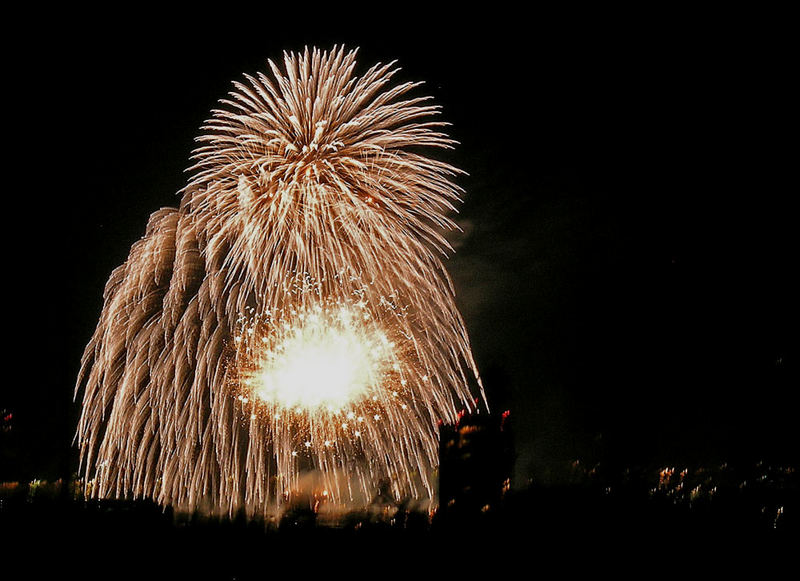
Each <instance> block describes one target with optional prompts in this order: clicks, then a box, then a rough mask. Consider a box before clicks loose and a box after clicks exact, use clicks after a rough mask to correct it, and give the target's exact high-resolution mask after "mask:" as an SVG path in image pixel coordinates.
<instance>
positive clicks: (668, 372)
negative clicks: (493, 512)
mask: <svg viewBox="0 0 800 581" xmlns="http://www.w3.org/2000/svg"><path fill="white" fill-rule="evenodd" d="M403 10H405V9H403ZM408 10H410V9H408ZM312 16H313V18H311V19H310V21H309V20H303V21H302V25H301V22H300V21H299V20H298V19H297V18H296V17H287V15H286V14H279V15H275V14H272V15H270V14H267V13H263V14H257V15H256V14H249V13H247V14H242V13H238V14H230V15H228V14H224V13H220V14H201V15H194V16H192V17H190V16H188V15H187V16H185V17H181V18H178V19H170V20H169V21H165V20H163V19H162V18H161V15H155V14H128V15H118V16H114V17H110V16H109V17H108V19H107V21H105V22H102V21H101V23H100V24H95V23H94V21H92V20H90V19H89V18H88V17H87V18H86V19H85V20H84V19H83V17H82V16H81V15H76V14H69V15H63V19H62V18H58V17H56V16H54V17H53V20H52V21H51V22H49V23H48V24H47V25H46V26H38V27H36V28H35V29H33V30H31V31H30V34H29V35H28V37H27V40H26V43H27V44H15V45H13V46H5V47H4V48H5V49H6V54H7V55H13V58H10V61H11V62H10V63H9V65H8V67H7V68H6V70H5V77H6V83H5V84H6V89H5V91H4V97H3V98H4V102H5V104H6V106H5V107H4V110H5V126H6V130H5V132H4V136H5V138H6V140H7V143H9V144H10V145H11V150H12V153H11V155H10V156H9V154H8V153H7V154H6V155H5V159H6V166H5V167H6V172H5V178H6V199H7V200H8V201H9V202H10V205H9V206H7V213H6V229H5V239H6V244H5V248H6V249H7V250H6V251H7V253H8V254H9V255H10V257H11V261H10V263H7V268H6V273H5V281H6V284H5V286H6V288H7V290H8V292H9V293H10V295H11V297H12V299H11V300H10V301H8V303H7V304H8V306H9V308H10V310H11V318H10V319H9V320H8V323H7V327H6V329H7V330H8V331H9V338H10V340H11V343H12V344H13V345H14V351H13V355H12V357H11V360H10V364H11V365H10V366H9V367H10V368H11V369H13V370H14V372H13V373H12V375H11V376H10V377H12V378H13V379H11V380H10V381H9V382H8V383H7V384H6V387H5V388H4V389H3V391H2V401H0V407H2V408H5V409H8V410H11V411H12V412H13V414H14V420H13V427H14V430H13V434H14V435H13V440H12V439H10V438H7V442H6V443H7V444H9V445H8V446H6V451H5V452H4V454H5V455H6V457H4V469H3V474H0V476H3V477H4V478H7V477H13V478H16V477H20V478H26V477H28V476H35V475H39V474H42V475H45V476H46V475H48V474H50V475H52V474H54V473H58V472H59V471H62V472H63V471H65V470H69V469H70V467H71V466H72V464H71V463H72V462H74V458H75V450H74V449H70V448H69V445H70V440H71V438H72V435H73V433H74V429H75V422H76V419H77V411H78V410H77V406H76V405H75V404H74V403H73V402H72V390H73V386H74V381H75V377H76V375H77V372H78V365H79V358H80V354H81V352H82V350H83V346H84V345H85V343H86V342H87V341H88V339H89V337H90V335H91V332H92V330H93V328H94V325H95V324H96V321H97V317H98V314H99V311H100V307H101V304H102V291H103V286H104V283H105V280H106V278H107V277H108V275H109V274H110V272H111V270H112V269H113V268H114V267H115V266H117V265H118V264H120V263H121V262H122V261H123V260H124V259H125V257H126V255H127V252H128V249H129V247H130V245H131V244H132V243H133V242H134V241H135V240H137V239H138V238H139V237H140V236H141V235H142V234H143V233H144V228H145V224H146V222H147V217H148V216H149V215H150V213H152V212H153V211H155V210H157V209H158V208H160V207H163V206H174V205H177V203H178V196H177V194H176V192H177V191H178V190H179V189H180V188H181V187H182V186H183V184H184V182H185V177H186V176H185V174H184V169H185V168H186V167H188V165H189V162H188V158H189V154H190V152H191V150H192V148H193V138H194V137H195V136H196V135H197V134H198V132H199V127H200V125H201V124H202V122H203V121H204V120H205V119H206V118H207V116H208V112H209V110H210V109H211V108H212V107H213V106H214V105H215V102H216V100H217V99H219V98H221V97H223V96H224V95H225V93H226V92H227V91H228V90H229V89H230V86H231V85H230V82H231V81H232V80H234V79H240V78H241V74H242V73H244V72H249V73H253V72H256V71H259V70H264V67H265V64H266V59H267V58H273V59H276V58H280V55H281V51H283V50H284V49H286V50H299V49H302V48H303V46H305V45H316V46H319V47H320V48H330V47H332V46H333V45H334V44H336V43H344V44H345V45H346V46H353V47H355V46H359V47H360V58H359V62H360V63H361V65H362V66H363V67H364V68H362V69H361V70H362V71H363V70H365V69H366V67H368V66H369V65H371V64H373V63H374V62H377V61H383V62H386V61H389V60H394V59H397V60H398V62H399V65H400V66H401V67H402V69H403V71H402V73H401V75H400V76H401V78H403V79H409V80H423V81H425V82H426V85H425V88H424V90H423V92H426V93H428V94H431V95H433V96H434V97H435V99H436V102H437V103H438V104H440V105H442V106H443V118H444V119H445V120H447V121H449V122H450V123H452V128H451V130H450V132H451V134H452V136H453V137H454V138H456V139H457V140H459V141H460V143H461V145H460V146H459V147H458V148H457V149H456V150H455V151H454V152H452V153H450V154H448V155H447V156H446V159H448V160H449V161H452V162H453V163H454V164H456V165H458V166H459V167H461V168H462V169H464V170H465V171H467V172H468V174H469V175H468V176H465V177H463V178H461V179H460V180H459V184H460V185H462V186H463V187H464V188H465V189H466V192H467V193H466V197H465V204H464V205H463V207H462V211H461V214H460V215H459V217H458V222H459V223H460V224H461V226H462V228H463V230H464V232H463V233H462V234H460V235H458V236H454V242H455V244H456V245H457V246H458V252H457V254H456V255H455V256H454V257H453V258H451V259H450V260H449V261H448V269H449V271H450V272H451V274H452V276H453V278H454V280H455V283H456V287H457V292H458V301H459V305H460V307H461V310H462V313H463V315H464V317H465V320H466V322H467V325H468V328H469V330H470V333H471V337H472V340H473V344H474V351H475V355H476V358H477V360H478V364H479V367H480V369H481V371H482V373H483V375H484V377H485V382H486V388H487V391H488V394H489V400H490V404H491V405H492V407H493V409H495V410H498V411H500V410H502V409H510V410H511V412H512V417H513V419H514V429H515V433H516V436H517V448H518V453H519V462H518V465H517V474H518V475H519V476H520V478H527V477H529V476H536V475H541V474H544V473H545V472H546V471H547V469H548V468H549V467H551V466H554V465H557V464H558V463H559V462H561V461H562V460H564V459H569V458H572V457H578V456H585V457H597V458H603V459H604V460H607V461H611V462H621V463H628V462H662V461H663V462H669V461H671V460H676V459H677V460H682V459H686V460H687V461H690V460H705V459H715V460H716V459H718V458H728V457H737V456H765V457H778V458H785V457H788V456H793V459H795V458H796V446H794V445H792V443H793V442H796V441H797V440H798V428H797V414H796V408H792V407H791V406H790V404H789V401H790V399H789V398H790V396H791V395H793V393H792V392H793V391H794V390H795V389H796V388H797V385H800V383H797V381H796V376H797V358H798V349H797V342H796V340H793V339H796V336H797V317H796V313H795V312H794V308H795V303H796V297H797V296H798V295H797V287H796V286H793V283H792V282H791V281H790V278H791V277H790V274H791V273H793V271H796V269H797V261H796V253H795V252H794V251H792V250H791V249H790V244H792V243H795V246H796V239H797V230H796V227H795V222H796V214H795V213H794V212H793V211H792V209H793V208H791V207H790V206H791V204H792V202H793V201H794V197H795V196H796V195H797V179H796V174H795V170H796V165H797V162H796V145H795V141H796V136H797V122H796V121H797V120H796V103H797V102H798V99H797V97H798V95H797V92H796V89H794V87H793V86H792V84H793V83H792V82H791V81H792V78H791V77H792V76H793V75H792V73H793V70H794V68H796V67H794V66H790V58H789V56H788V55H789V54H791V51H790V49H792V48H796V47H792V46H791V45H792V42H790V41H791V39H792V37H791V36H789V35H788V34H787V32H788V31H787V28H786V26H785V24H784V23H785V22H786V21H785V19H782V18H780V15H748V14H738V15H730V14H728V15H720V14H703V15H700V14H645V13H640V14H618V13H593V14H569V15H564V14H559V15H553V14H544V13H533V14H530V15H527V16H521V15H517V14H512V13H502V12H501V11H500V10H497V11H496V12H495V13H490V14H474V15H467V16H466V20H465V21H459V19H458V18H456V17H455V16H454V15H450V16H449V17H448V18H441V19H440V18H433V17H427V16H426V17H422V16H419V15H418V14H415V13H413V12H409V13H408V14H405V13H404V14H396V15H393V16H391V17H387V15H379V14H377V13H376V14H373V13H372V12H368V13H364V14H362V15H361V16H360V17H359V18H355V19H353V18H349V17H342V16H341V15H322V14H317V13H314V14H312ZM154 22H158V24H154ZM6 42H7V41H6ZM790 327H791V332H790Z"/></svg>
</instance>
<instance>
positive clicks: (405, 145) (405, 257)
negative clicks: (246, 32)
mask: <svg viewBox="0 0 800 581" xmlns="http://www.w3.org/2000/svg"><path fill="white" fill-rule="evenodd" d="M355 59H356V53H355V52H354V51H350V52H347V51H345V50H344V49H343V48H335V49H334V50H332V51H330V52H320V51H318V50H313V51H309V50H306V51H305V52H303V53H302V54H285V55H284V67H283V69H282V70H281V69H280V68H279V67H278V66H277V65H276V64H274V63H273V62H271V61H270V62H269V65H270V69H271V73H272V76H271V77H270V76H268V75H266V74H258V75H257V76H246V77H245V81H243V82H241V83H234V87H235V88H234V91H232V92H231V93H230V95H229V98H228V99H224V100H222V101H221V108H220V109H218V110H215V111H213V112H212V118H211V119H210V120H209V121H208V122H207V124H206V125H205V126H204V127H203V134H202V136H201V137H199V138H198V142H199V146H198V148H197V149H196V150H195V152H194V156H193V160H194V164H193V166H192V167H191V169H190V171H191V172H192V177H191V179H190V181H189V183H188V185H187V187H186V188H185V189H184V190H183V191H182V192H181V195H182V200H181V204H180V207H179V208H177V209H174V208H167V209H162V210H159V211H158V212H156V213H154V214H153V215H152V216H151V218H150V221H149V224H148V227H147V231H146V234H145V235H144V237H143V238H142V239H141V240H140V241H138V242H137V243H136V244H134V246H133V247H132V249H131V252H130V255H129V257H128V259H127V261H126V262H125V263H124V264H123V265H122V266H120V267H119V268H117V269H116V270H115V271H114V272H113V273H112V275H111V277H110V279H109V281H108V283H107V285H106V289H105V295H104V297H105V302H104V306H103V310H102V313H101V316H100V321H99V323H98V326H97V329H96V331H95V333H94V335H93V337H92V339H91V341H90V343H89V345H88V346H87V348H86V351H85V353H84V356H83V360H82V368H81V373H80V377H79V380H78V390H79V391H80V390H82V392H83V408H82V414H81V418H80V422H79V426H78V432H77V439H78V442H79V445H80V449H81V461H82V470H83V471H84V476H85V478H86V480H87V481H88V482H91V483H92V488H91V491H92V492H91V493H92V494H93V495H95V496H98V497H119V496H132V497H151V498H154V499H156V500H157V501H158V502H161V503H163V504H170V505H173V506H175V507H176V508H178V509H179V510H189V511H191V510H201V511H205V512H208V513H211V514H232V513H234V512H236V511H238V510H240V509H244V510H245V511H246V513H247V514H248V515H250V516H256V515H259V516H270V515H274V514H277V513H279V512H280V511H281V509H282V508H283V507H285V506H286V504H287V503H289V502H291V500H292V498H293V496H294V495H297V494H298V493H299V491H300V488H301V480H302V475H303V474H304V473H305V472H307V471H314V472H315V474H317V476H318V477H317V478H316V480H315V482H316V486H318V487H320V489H322V490H324V494H325V495H326V498H328V499H329V501H330V502H331V504H332V505H337V506H353V505H357V504H359V503H366V502H367V501H368V500H369V498H370V497H371V496H372V495H373V494H374V492H375V490H376V489H377V487H378V483H379V482H381V481H384V482H385V481H387V480H388V481H389V482H390V483H391V491H392V493H393V494H394V495H395V497H396V498H398V499H400V498H417V499H425V498H427V499H434V497H435V486H434V485H435V469H436V466H437V464H438V459H437V452H438V442H437V437H438V428H437V424H438V422H440V421H444V422H453V421H455V420H456V418H457V414H458V412H459V410H461V409H463V408H465V407H466V408H468V409H471V408H473V407H474V406H475V405H476V401H477V400H473V396H472V394H471V393H470V390H469V387H468V385H469V383H470V378H471V377H474V380H477V385H480V381H479V380H478V374H477V371H476V369H475V365H474V362H473V359H472V355H471V352H470V347H469V341H468V337H467V333H466V330H465V327H464V323H463V321H462V319H461V316H460V314H459V312H458V310H457V308H456V306H455V303H454V294H453V288H452V284H451V282H450V279H449V277H448V275H447V273H446V271H445V269H444V267H443V265H442V262H441V257H442V256H446V255H447V253H448V252H450V251H451V248H450V247H449V245H448V243H447V241H446V239H445V238H444V237H443V232H444V231H446V230H447V229H450V228H453V227H454V224H453V222H452V221H451V220H450V218H448V214H449V213H450V212H451V211H452V210H454V205H455V204H456V203H458V202H459V201H460V190H459V188H458V187H457V186H456V185H455V184H454V183H453V182H452V179H453V177H454V176H455V175H457V174H458V170H457V169H456V168H454V167H452V166H450V165H448V164H446V163H443V162H440V161H437V160H434V159H431V158H429V157H426V156H424V155H422V154H421V153H419V152H420V151H421V150H422V149H423V148H425V147H433V148H449V147H452V145H453V142H452V141H451V140H450V139H449V138H448V137H447V136H446V135H445V134H444V133H442V127H443V125H444V124H443V123H441V122H439V121H436V120H435V115H436V114H437V113H438V108H437V107H436V106H434V105H431V104H430V103H429V100H428V98H425V97H412V96H408V95H409V94H410V92H412V90H413V89H414V88H415V87H416V86H417V84H416V83H403V84H396V85H391V80H392V77H393V76H394V74H395V73H396V68H395V67H394V65H393V64H388V65H376V66H374V67H372V68H371V69H369V70H368V71H367V72H366V73H365V74H363V75H362V76H360V77H358V76H355V75H354V69H355V66H356V60H355ZM76 393H78V392H76Z"/></svg>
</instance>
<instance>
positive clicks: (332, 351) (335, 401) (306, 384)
mask: <svg viewBox="0 0 800 581" xmlns="http://www.w3.org/2000/svg"><path fill="white" fill-rule="evenodd" d="M381 339H383V338H378V339H377V340H376V338H370V337H369V336H368V334H367V333H365V332H363V331H360V330H358V329H357V328H355V327H354V326H352V325H351V324H350V319H349V317H348V318H345V319H339V320H338V321H335V322H334V323H333V324H330V323H326V322H325V321H323V320H322V319H321V318H318V317H309V318H307V319H306V320H305V322H304V324H302V326H300V327H297V328H294V329H290V330H288V333H287V335H286V337H285V339H284V340H283V341H282V342H281V343H280V344H278V345H277V346H276V347H275V348H274V349H272V350H268V351H266V353H265V354H264V356H263V357H262V360H261V365H260V367H259V369H258V370H257V371H256V373H255V374H254V377H253V379H254V381H253V382H252V384H251V385H252V388H253V392H254V394H255V396H256V397H258V398H260V399H261V400H263V401H266V402H272V403H275V404H278V405H282V406H286V407H303V408H317V407H320V406H327V407H332V408H341V407H342V406H344V405H346V404H348V403H349V402H353V401H355V400H358V399H361V398H363V397H365V396H366V395H367V393H368V392H369V391H370V390H371V389H372V388H373V387H375V386H377V385H378V384H379V382H380V375H381V369H382V366H383V365H384V364H385V362H386V361H388V358H389V357H391V352H390V347H389V344H388V342H386V341H385V339H383V340H381Z"/></svg>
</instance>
